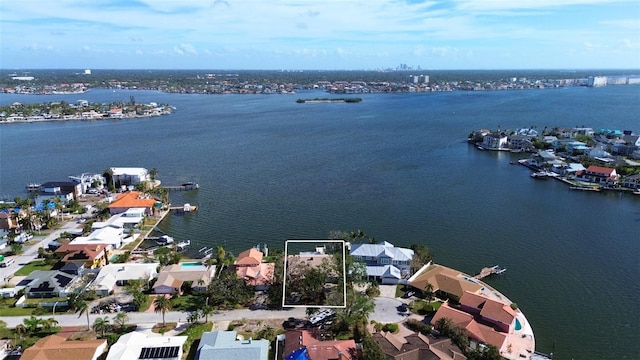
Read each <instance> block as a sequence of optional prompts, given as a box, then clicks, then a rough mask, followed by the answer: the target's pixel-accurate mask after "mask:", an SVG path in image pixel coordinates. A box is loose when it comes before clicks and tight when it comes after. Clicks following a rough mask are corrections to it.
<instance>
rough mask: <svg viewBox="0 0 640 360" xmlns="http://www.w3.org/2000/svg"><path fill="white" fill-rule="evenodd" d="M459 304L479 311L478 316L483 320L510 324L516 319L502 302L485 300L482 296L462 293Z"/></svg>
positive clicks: (514, 314)
mask: <svg viewBox="0 0 640 360" xmlns="http://www.w3.org/2000/svg"><path fill="white" fill-rule="evenodd" d="M460 304H461V305H463V306H468V307H471V308H474V309H478V310H479V311H480V315H481V316H482V317H484V318H488V319H491V320H495V321H498V322H501V323H503V324H507V325H509V324H511V323H513V320H514V319H515V318H516V312H515V310H513V309H512V308H511V306H509V305H508V304H505V303H503V302H500V301H497V300H494V299H490V298H487V297H485V296H483V295H479V294H473V293H470V292H466V293H464V295H462V297H461V298H460Z"/></svg>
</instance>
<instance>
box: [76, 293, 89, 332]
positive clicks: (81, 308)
mask: <svg viewBox="0 0 640 360" xmlns="http://www.w3.org/2000/svg"><path fill="white" fill-rule="evenodd" d="M76 312H77V313H78V317H80V316H82V314H86V315H87V331H88V330H90V329H91V324H90V322H89V303H88V302H87V301H85V300H84V299H81V300H78V301H77V302H76Z"/></svg>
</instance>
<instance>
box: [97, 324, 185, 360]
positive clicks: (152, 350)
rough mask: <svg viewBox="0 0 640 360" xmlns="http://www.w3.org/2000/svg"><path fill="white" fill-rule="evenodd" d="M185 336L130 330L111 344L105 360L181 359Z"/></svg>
mask: <svg viewBox="0 0 640 360" xmlns="http://www.w3.org/2000/svg"><path fill="white" fill-rule="evenodd" d="M186 341H187V336H152V335H149V334H143V333H141V332H136V331H134V332H130V333H128V334H124V335H122V336H120V338H118V341H117V342H116V343H115V344H113V345H111V347H110V348H109V354H108V355H107V358H106V360H138V359H162V360H180V359H182V355H183V350H182V347H183V346H184V343H185V342H186Z"/></svg>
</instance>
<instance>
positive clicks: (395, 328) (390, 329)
mask: <svg viewBox="0 0 640 360" xmlns="http://www.w3.org/2000/svg"><path fill="white" fill-rule="evenodd" d="M382 331H387V332H392V333H394V334H395V333H397V332H398V324H393V323H391V324H384V326H382Z"/></svg>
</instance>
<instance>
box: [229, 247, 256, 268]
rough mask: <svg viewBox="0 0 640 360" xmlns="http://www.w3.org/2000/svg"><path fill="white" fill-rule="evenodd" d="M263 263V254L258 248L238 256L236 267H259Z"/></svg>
mask: <svg viewBox="0 0 640 360" xmlns="http://www.w3.org/2000/svg"><path fill="white" fill-rule="evenodd" d="M261 262H262V252H260V250H258V249H256V248H251V249H249V250H245V251H243V252H241V253H240V254H238V258H237V259H236V262H235V263H234V265H236V266H258V265H260V263H261Z"/></svg>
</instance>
